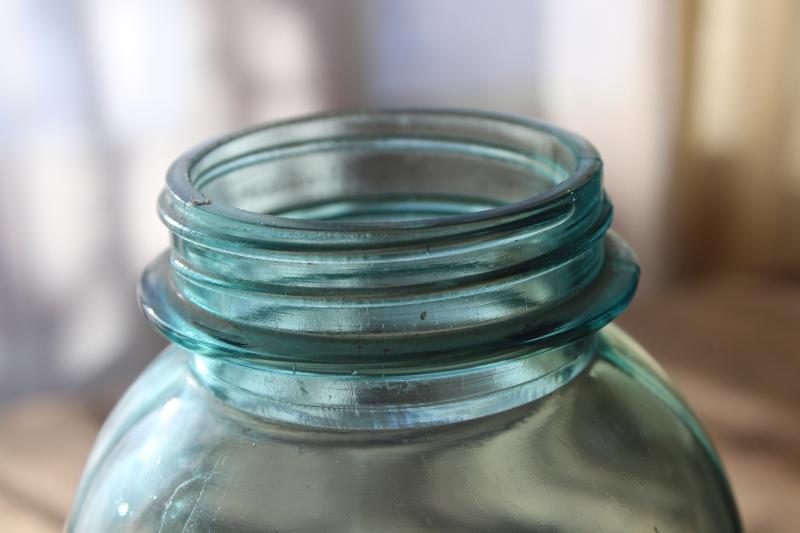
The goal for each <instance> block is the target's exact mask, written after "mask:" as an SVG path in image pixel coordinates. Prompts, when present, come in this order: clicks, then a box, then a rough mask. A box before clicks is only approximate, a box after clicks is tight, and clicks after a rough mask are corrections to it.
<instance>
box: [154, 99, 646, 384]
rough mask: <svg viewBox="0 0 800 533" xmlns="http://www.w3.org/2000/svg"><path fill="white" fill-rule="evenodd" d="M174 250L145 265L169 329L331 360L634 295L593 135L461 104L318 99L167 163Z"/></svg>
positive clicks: (370, 359)
mask: <svg viewBox="0 0 800 533" xmlns="http://www.w3.org/2000/svg"><path fill="white" fill-rule="evenodd" d="M159 210H160V214H161V217H162V219H163V221H164V222H165V223H166V225H167V227H168V228H169V229H170V231H171V233H172V242H173V245H172V250H171V252H170V254H169V255H168V256H167V255H165V256H163V257H161V258H159V259H158V260H157V261H156V262H155V263H154V264H153V265H152V266H151V267H149V268H148V269H147V270H146V271H145V274H144V276H143V279H142V285H141V301H142V305H143V308H144V309H145V312H146V315H147V316H148V317H149V318H150V319H151V320H152V321H153V322H154V323H155V324H156V325H157V327H158V328H159V329H160V330H161V331H163V332H164V333H165V334H166V335H167V336H168V337H169V338H171V339H172V340H174V341H176V342H177V343H179V344H181V345H184V346H186V347H187V348H189V349H191V350H193V351H196V352H199V353H202V354H209V355H215V356H221V357H226V358H235V359H237V360H239V361H251V362H259V363H263V364H268V365H274V366H281V367H291V368H293V369H296V368H300V369H303V370H308V371H317V372H333V373H351V372H361V373H368V374H374V373H381V374H386V373H414V372H429V371H431V370H432V369H445V368H453V367H460V366H470V365H474V364H478V363H481V362H488V361H492V360H496V359H503V358H507V357H509V354H519V353H520V350H522V351H524V352H527V353H530V352H531V351H535V350H538V349H545V348H549V347H552V346H553V345H554V344H557V343H564V342H568V341H570V340H572V339H575V338H578V337H580V336H584V335H586V334H587V333H589V332H591V331H594V330H596V329H598V328H599V327H601V326H602V325H604V324H605V323H607V322H608V321H609V320H611V319H612V318H613V317H614V316H616V314H618V313H619V312H620V311H621V309H622V308H624V306H625V305H626V304H627V302H628V300H629V299H630V297H631V295H632V293H633V291H634V289H635V284H636V279H637V276H638V268H637V267H636V264H635V261H634V260H633V259H632V256H631V254H630V252H629V251H628V249H627V247H626V246H625V245H624V244H623V243H622V242H621V241H620V240H619V239H618V238H616V237H614V236H613V235H611V234H608V233H607V229H608V226H609V223H610V220H611V206H610V204H609V203H608V202H607V200H606V198H605V195H604V192H603V188H602V165H601V161H600V159H599V156H598V154H597V153H596V151H595V150H594V148H592V147H591V146H590V145H589V144H588V143H586V142H585V141H583V140H582V139H580V138H579V137H577V136H575V135H572V134H569V133H566V132H563V131H561V130H557V129H555V128H552V127H550V126H546V125H543V124H540V123H537V122H531V121H526V120H521V119H518V118H515V117H508V116H502V115H490V114H484V113H475V112H449V111H381V112H363V113H359V112H355V113H346V114H328V115H318V116H312V117H309V118H304V119H300V120H295V121H290V122H283V123H278V124H274V125H269V126H266V127H259V128H255V129H251V130H247V131H244V132H240V133H237V134H234V135H231V136H228V137H225V138H223V139H220V140H217V141H215V142H212V143H209V144H206V145H204V146H201V147H200V148H198V149H195V150H193V151H191V152H189V153H188V154H186V155H185V156H183V157H182V158H180V159H179V160H178V161H177V162H176V163H175V164H174V165H173V167H172V168H171V169H170V171H169V174H168V178H167V187H166V189H165V191H164V192H163V194H162V195H161V198H160V201H159Z"/></svg>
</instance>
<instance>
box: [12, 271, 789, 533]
mask: <svg viewBox="0 0 800 533" xmlns="http://www.w3.org/2000/svg"><path fill="white" fill-rule="evenodd" d="M621 323H622V325H623V326H624V327H625V328H626V329H627V330H628V331H629V332H630V333H632V334H633V335H634V336H635V337H636V338H637V339H639V340H641V341H642V342H643V344H645V345H646V346H647V348H648V349H649V350H650V351H651V353H653V355H655V357H656V358H657V359H658V360H659V361H660V362H661V363H662V365H663V366H664V367H665V368H666V369H667V371H668V372H670V373H671V375H672V376H673V379H674V381H675V382H676V383H677V385H678V386H679V388H680V389H681V390H682V391H683V393H684V395H685V396H686V398H687V399H688V400H689V402H690V404H691V405H692V406H693V407H694V409H695V411H696V413H697V414H698V416H699V418H700V419H701V421H702V422H703V424H704V425H705V427H706V428H707V430H708V431H709V433H710V434H711V436H712V438H713V439H714V441H715V442H716V444H717V446H718V448H719V450H720V452H721V454H722V457H723V461H724V462H725V464H726V467H727V470H728V474H729V476H730V478H731V481H732V483H733V487H734V491H735V493H736V495H737V498H738V501H739V505H740V507H741V511H742V515H743V518H744V521H745V525H746V530H747V531H749V532H750V533H797V532H798V531H800V526H798V524H800V385H798V378H799V377H800V284H791V283H776V282H759V281H755V280H749V279H745V278H736V277H728V278H724V279H720V280H717V281H714V282H711V283H703V284H694V285H686V286H682V287H677V288H674V289H672V290H670V291H665V292H662V293H660V294H654V295H652V296H650V297H643V298H640V299H638V300H637V301H636V302H635V303H634V305H633V306H632V307H631V310H630V311H629V312H627V313H626V314H625V316H624V317H623V318H622V320H621ZM99 418H100V417H98V416H97V415H93V414H92V411H91V410H90V409H89V408H88V406H86V405H83V404H82V403H80V402H79V401H77V400H70V399H64V398H43V399H38V400H36V401H28V402H25V403H20V404H17V405H12V406H7V407H6V408H5V409H4V410H3V411H2V412H0V532H3V533H4V532H24V533H28V532H36V533H38V532H48V533H50V532H57V531H60V530H61V527H62V522H63V519H64V516H65V515H66V513H67V510H68V508H69V505H70V501H71V499H72V496H73V492H74V489H75V485H76V484H77V481H78V477H79V475H80V471H81V469H82V467H83V462H84V460H85V458H86V455H87V453H88V451H89V447H90V445H91V441H92V439H93V438H94V435H95V433H96V431H97V429H98V427H99Z"/></svg>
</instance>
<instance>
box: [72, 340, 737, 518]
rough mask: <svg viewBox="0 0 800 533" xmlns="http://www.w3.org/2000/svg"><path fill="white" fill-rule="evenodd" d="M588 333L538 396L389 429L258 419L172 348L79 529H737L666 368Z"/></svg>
mask: <svg viewBox="0 0 800 533" xmlns="http://www.w3.org/2000/svg"><path fill="white" fill-rule="evenodd" d="M593 335H594V336H595V337H596V340H597V342H595V343H593V344H591V346H592V353H589V354H585V355H586V361H587V363H586V365H585V367H583V368H582V370H580V371H579V372H577V373H576V374H575V375H574V377H572V378H571V379H569V380H567V381H566V382H564V383H563V384H561V385H560V386H558V387H557V388H555V390H553V391H552V392H549V393H547V394H544V395H543V396H541V397H539V398H538V399H535V400H533V401H529V402H526V403H523V404H521V405H518V406H516V407H513V408H510V409H506V410H499V411H498V412H495V413H493V414H489V415H485V416H477V417H475V418H470V417H469V416H464V417H462V418H464V419H463V420H462V421H460V422H456V423H450V422H448V423H436V421H435V420H432V421H430V423H428V424H427V425H426V427H402V424H399V425H398V426H397V427H394V428H391V429H343V428H337V427H336V424H335V418H332V419H331V420H333V422H331V423H329V424H326V425H325V427H319V426H315V425H313V424H311V425H309V424H293V423H286V422H283V421H278V420H275V419H271V418H270V417H268V416H257V415H256V414H253V413H252V412H250V411H246V410H242V409H240V407H239V406H238V405H237V404H236V401H234V400H232V398H234V397H235V395H227V394H224V393H220V392H219V391H218V390H216V389H213V388H211V387H208V386H207V384H206V383H205V382H204V380H203V379H201V378H199V377H198V375H197V373H196V372H194V371H193V366H192V364H191V363H192V361H193V360H195V359H196V358H202V357H203V356H199V355H196V354H192V353H190V352H188V351H186V350H185V349H183V348H178V347H176V346H170V347H168V348H167V349H166V350H165V352H164V353H163V354H162V355H161V356H160V357H159V358H158V359H157V360H156V361H155V362H154V363H153V364H152V365H151V366H150V367H149V368H148V369H147V370H146V371H145V372H144V373H143V375H142V376H141V377H140V378H139V379H138V380H137V382H136V383H135V384H134V385H133V386H132V388H131V389H130V390H129V391H128V393H127V394H126V395H125V397H124V398H123V400H122V401H121V402H120V404H119V405H118V406H117V408H116V409H115V411H114V412H113V413H112V415H111V417H110V418H109V420H108V421H107V423H106V425H105V427H104V428H103V430H102V432H101V434H100V436H99V438H98V441H97V443H96V445H95V449H94V450H93V452H92V456H91V458H90V461H89V465H88V466H87V469H86V472H85V473H84V478H83V481H82V484H81V488H80V491H79V496H78V498H77V500H76V502H75V506H74V509H73V512H72V515H71V517H70V519H69V523H68V525H67V530H68V531H73V532H95V531H298V532H299V531H323V530H324V531H349V532H361V531H363V532H374V531H404V532H408V531H453V532H456V531H458V532H464V531H532V532H533V531H548V532H549V531H554V532H555V531H559V532H566V531H569V532H579V531H615V532H628V531H630V532H639V531H659V532H661V533H665V532H669V531H676V532H685V531H697V532H705V531H709V532H710V531H713V532H728V531H731V532H733V531H739V530H740V529H739V525H738V519H737V515H736V510H735V507H734V504H733V501H732V499H731V496H730V490H729V488H728V486H727V484H726V481H725V477H724V474H723V472H722V470H721V468H720V466H719V461H718V459H717V457H716V455H715V452H714V451H713V449H712V448H711V446H710V444H709V443H708V440H707V439H706V437H705V435H704V434H703V433H702V430H701V429H700V428H699V426H698V424H697V422H696V421H695V419H694V418H693V417H692V415H691V413H690V412H689V411H688V410H687V408H686V407H685V406H684V404H683V402H682V401H681V400H680V398H679V397H678V396H676V395H675V393H674V392H673V391H672V389H671V388H670V386H669V384H668V382H667V381H666V378H665V377H664V375H663V372H662V371H661V370H660V369H659V368H658V367H657V366H656V365H655V363H653V362H652V360H651V359H650V358H649V357H648V356H647V355H646V354H644V352H643V351H642V350H641V349H640V348H639V347H638V346H637V345H636V344H635V343H633V341H631V340H630V339H629V338H628V337H627V336H625V335H624V334H623V333H622V332H621V331H619V330H618V329H617V328H616V327H615V326H613V325H612V326H608V327H606V328H604V329H603V330H601V331H600V332H598V333H595V334H593ZM532 357H539V356H537V355H533V356H532ZM228 364H234V363H228ZM247 372H261V371H257V370H247ZM266 372H269V371H266ZM255 379H258V378H257V377H256V378H255ZM296 379H297V383H296V385H297V387H298V388H302V379H301V377H300V376H299V375H298V376H297V378H296ZM353 379H357V377H354V378H353ZM342 386H343V387H345V388H346V387H347V382H346V381H344V382H342ZM475 401H478V400H475ZM362 407H363V404H362ZM388 407H389V409H391V407H392V406H391V405H389V406H388ZM397 407H398V408H400V407H401V406H400V405H398V406H397ZM462 408H463V406H462ZM466 411H467V412H468V411H469V409H467V410H466ZM335 416H341V417H344V418H342V420H346V419H347V417H348V416H349V415H348V413H347V412H346V411H345V412H342V413H340V414H338V415H335ZM346 425H347V424H342V427H344V426H346Z"/></svg>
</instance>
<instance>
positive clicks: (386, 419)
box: [189, 335, 599, 430]
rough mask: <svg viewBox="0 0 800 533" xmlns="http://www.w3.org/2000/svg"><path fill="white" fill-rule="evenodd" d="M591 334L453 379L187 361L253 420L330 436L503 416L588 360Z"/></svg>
mask: <svg viewBox="0 0 800 533" xmlns="http://www.w3.org/2000/svg"><path fill="white" fill-rule="evenodd" d="M598 342H599V339H598V337H597V335H589V336H588V337H585V338H583V339H580V340H577V341H574V342H571V343H568V344H566V345H563V346H559V347H556V348H551V349H548V350H543V351H541V352H539V353H536V354H530V353H528V352H527V351H520V352H517V353H513V354H507V359H504V360H502V361H499V362H496V363H491V364H483V365H478V366H474V367H471V368H468V369H464V370H461V371H459V372H432V373H426V374H415V375H411V376H392V375H385V376H377V375H359V374H352V375H349V376H343V375H336V374H321V373H309V372H297V371H286V370H276V369H274V368H269V367H263V368H258V367H254V366H252V365H241V364H236V363H232V362H230V361H225V360H220V359H219V358H213V357H207V356H202V355H196V354H195V355H190V356H189V358H190V367H191V369H192V372H193V373H194V375H195V377H196V378H197V380H198V381H199V382H200V383H201V384H202V385H203V386H204V387H206V388H208V389H209V390H211V391H212V393H213V394H214V395H215V396H217V397H218V398H219V399H221V400H222V401H224V402H225V403H227V404H229V405H231V406H233V407H235V408H236V409H238V410H241V411H245V412H247V413H249V414H252V415H254V416H257V417H259V418H264V419H268V420H271V421H277V422H283V423H289V424H293V425H301V426H311V427H316V428H332V429H338V430H391V429H405V428H417V427H431V426H438V425H444V424H452V423H457V422H464V421H467V420H472V419H476V418H479V417H483V416H488V415H492V414H495V413H499V412H502V411H507V410H509V409H513V408H514V407H518V406H520V405H523V404H526V403H529V402H532V401H534V400H536V399H538V398H541V397H543V396H545V395H547V394H549V393H551V392H553V391H554V390H556V389H558V388H559V387H561V386H562V385H564V384H566V383H567V382H569V381H570V380H571V379H572V378H573V377H575V376H576V375H577V374H578V373H580V372H581V371H582V370H583V369H584V368H585V367H586V366H587V365H588V364H589V362H590V361H591V360H592V358H593V357H594V354H595V353H596V349H597V347H596V345H597V343H598Z"/></svg>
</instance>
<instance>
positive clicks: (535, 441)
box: [67, 110, 740, 532]
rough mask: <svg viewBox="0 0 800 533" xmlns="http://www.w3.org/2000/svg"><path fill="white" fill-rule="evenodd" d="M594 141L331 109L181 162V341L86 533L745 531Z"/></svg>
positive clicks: (452, 117) (136, 414) (172, 319)
mask: <svg viewBox="0 0 800 533" xmlns="http://www.w3.org/2000/svg"><path fill="white" fill-rule="evenodd" d="M601 180H602V164H601V160H600V158H599V156H598V154H597V153H596V151H595V150H594V148H593V147H592V146H591V145H589V144H588V143H587V142H585V141H584V140H582V139H580V138H579V137H577V136H575V135H573V134H570V133H567V132H564V131H562V130H559V129H556V128H553V127H550V126H547V125H544V124H541V123H538V122H532V121H529V120H524V119H520V118H517V117H510V116H505V115H495V114H487V113H478V112H464V111H459V112H455V111H415V110H405V111H376V112H355V113H343V114H328V115H317V116H312V117H308V118H304V119H300V120H295V121H290V122H283V123H278V124H274V125H268V126H265V127H259V128H255V129H252V130H247V131H244V132H240V133H236V134H234V135H231V136H229V137H225V138H222V139H220V140H217V141H214V142H211V143H209V144H206V145H204V146H202V147H200V148H198V149H196V150H194V151H191V152H189V153H188V154H186V155H185V156H183V157H182V158H180V159H179V160H178V161H177V162H176V163H175V164H174V165H173V167H172V168H171V169H170V171H169V174H168V178H167V187H166V189H165V191H164V193H163V194H162V195H161V198H160V201H159V211H160V215H161V218H162V220H163V221H164V222H165V224H166V225H167V227H168V228H169V230H170V232H171V234H172V249H171V250H170V252H169V253H168V254H164V255H163V256H162V257H160V258H158V259H156V261H155V262H154V263H153V264H152V265H151V266H150V267H148V269H147V270H146V271H145V273H144V275H143V277H142V283H141V287H140V297H141V302H142V308H143V309H144V312H145V315H146V316H147V318H148V319H149V320H150V321H151V322H152V323H153V324H154V325H155V326H156V327H157V328H158V329H159V330H160V331H161V332H163V333H164V335H166V336H167V337H168V338H169V339H170V340H171V341H172V342H173V343H174V344H172V345H171V346H170V347H168V348H167V349H166V350H165V351H164V353H162V354H161V355H160V356H159V357H158V358H157V359H156V360H155V362H154V363H153V364H152V365H151V366H150V367H149V368H148V369H147V370H146V371H145V372H144V373H143V374H142V376H141V377H140V378H139V379H138V380H137V381H136V383H134V385H133V386H132V387H131V389H130V390H129V391H128V392H127V394H126V395H125V397H124V398H123V399H122V400H121V401H120V403H119V405H118V406H117V407H116V408H115V410H114V412H113V413H112V415H111V416H110V417H109V419H108V421H107V422H106V424H105V426H104V428H103V430H102V432H101V434H100V435H99V436H98V439H97V443H96V444H95V448H94V450H93V452H92V455H91V457H90V459H89V462H88V464H87V467H86V471H85V473H84V477H83V480H82V482H81V486H80V490H79V494H78V497H77V499H76V502H75V505H74V508H73V511H72V514H71V516H70V519H69V522H68V525H67V530H68V531H81V532H83V531H209V530H210V531H321V530H324V531H348V532H350V531H365V532H374V531H459V532H464V531H559V532H562V531H569V532H580V531H587V532H588V531H602V530H605V531H616V532H627V531H630V532H634V531H635V532H638V531H661V532H667V531H682V532H683V531H715V532H728V531H730V532H735V531H740V526H739V522H738V518H737V514H736V510H735V505H734V502H733V500H732V497H731V493H730V490H729V488H728V485H727V483H726V481H725V476H724V473H723V471H722V468H721V466H720V463H719V460H718V458H717V456H716V453H715V452H714V450H713V447H712V446H711V444H710V443H709V441H708V439H707V437H706V436H705V434H704V433H703V431H702V429H701V428H700V426H699V425H698V423H697V422H696V420H695V419H694V417H693V416H692V414H691V413H690V411H689V410H688V408H687V407H686V406H685V404H684V403H683V401H682V400H681V399H680V397H679V396H678V395H676V393H675V392H674V391H673V390H672V388H671V386H670V384H669V382H668V380H667V378H666V377H665V375H664V374H663V372H662V371H661V370H660V369H659V368H658V367H657V365H656V364H655V363H654V362H653V361H652V360H651V359H650V358H649V357H648V356H647V355H646V354H645V352H644V351H643V350H642V349H641V348H639V347H638V346H637V345H636V344H635V343H634V342H633V341H632V340H631V339H629V338H628V337H627V336H626V335H625V334H624V333H623V332H621V331H620V330H619V329H618V328H617V327H616V326H614V325H613V324H610V322H611V320H613V318H614V317H615V316H617V315H618V314H619V313H620V312H621V311H622V310H623V309H624V307H625V306H626V305H627V303H628V302H629V300H630V298H631V297H632V295H633V292H634V290H635V286H636V281H637V279H638V273H639V271H638V267H637V265H636V262H635V259H634V258H633V255H632V253H631V252H630V250H629V249H628V248H627V246H626V245H625V244H624V243H623V242H622V241H621V240H620V238H619V237H618V236H616V235H614V234H613V232H610V231H609V230H608V227H609V224H610V221H611V206H610V204H609V202H608V201H607V199H606V197H605V193H604V191H603V188H602V181H601Z"/></svg>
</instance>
